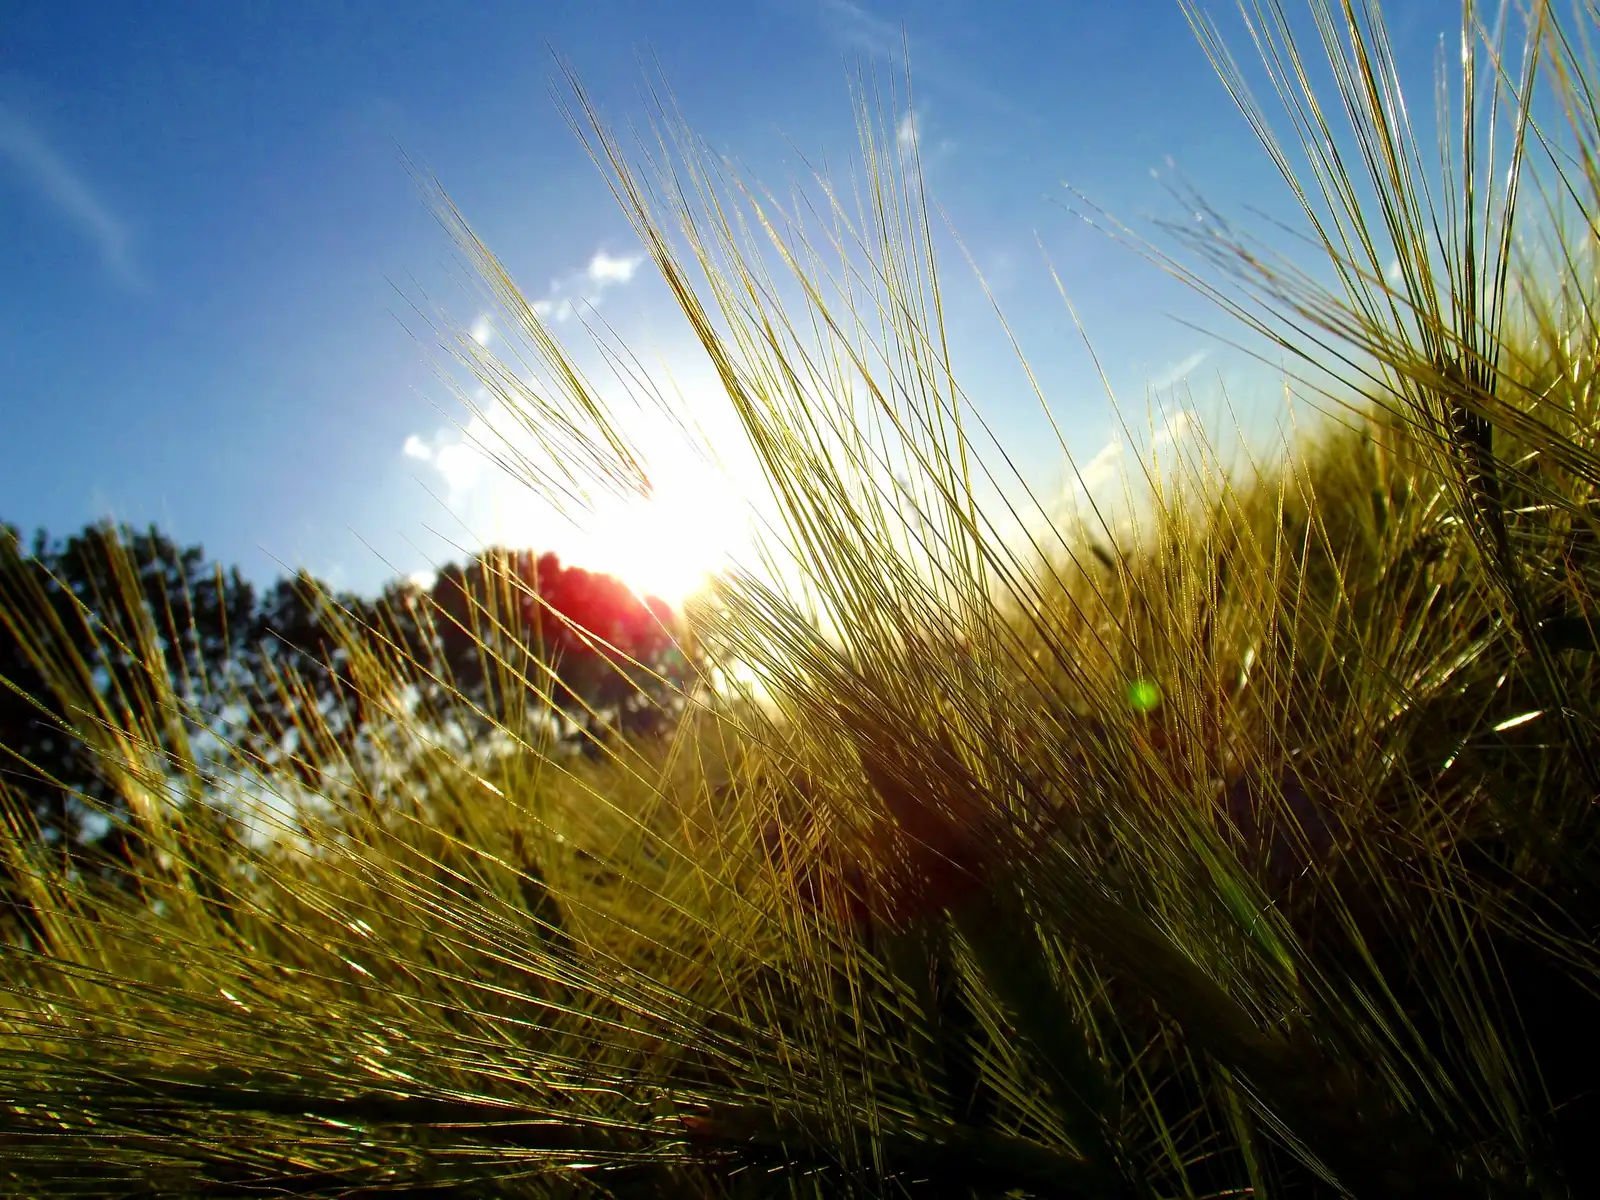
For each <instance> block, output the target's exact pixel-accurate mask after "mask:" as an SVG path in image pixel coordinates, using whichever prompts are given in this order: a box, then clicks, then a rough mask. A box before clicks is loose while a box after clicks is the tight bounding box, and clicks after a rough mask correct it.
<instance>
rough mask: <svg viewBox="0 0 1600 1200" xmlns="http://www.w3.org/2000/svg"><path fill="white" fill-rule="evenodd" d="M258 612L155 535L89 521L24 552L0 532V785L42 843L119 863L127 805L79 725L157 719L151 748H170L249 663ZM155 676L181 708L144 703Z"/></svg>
mask: <svg viewBox="0 0 1600 1200" xmlns="http://www.w3.org/2000/svg"><path fill="white" fill-rule="evenodd" d="M254 609H255V592H254V589H253V588H252V587H251V585H250V584H249V583H248V582H247V581H246V580H245V579H244V578H243V577H242V576H241V575H240V574H239V572H238V570H237V569H234V570H231V571H224V570H223V568H222V567H221V566H220V565H218V564H216V563H213V562H210V561H209V560H207V559H206V557H205V554H204V552H203V551H202V550H201V548H200V547H198V546H191V547H186V548H180V547H179V546H177V545H176V544H174V543H173V542H172V541H171V540H170V539H168V538H167V537H165V536H164V535H163V534H161V533H160V532H159V531H157V530H156V529H155V528H153V527H152V528H150V529H149V530H147V531H145V532H144V533H137V532H135V531H134V530H132V529H130V528H128V527H125V526H124V527H120V528H118V527H114V526H111V525H108V524H101V525H91V526H88V527H87V528H85V529H84V530H83V531H82V532H81V533H78V534H75V535H73V536H72V537H69V538H68V539H66V540H65V541H64V542H52V541H50V540H49V539H48V537H47V536H46V535H45V534H44V533H43V532H42V531H41V532H39V533H37V534H36V535H35V537H34V539H33V543H32V547H31V549H30V550H29V551H27V552H24V550H23V548H22V541H21V537H20V535H19V534H18V532H17V531H16V530H15V529H14V528H11V527H9V526H5V527H0V782H3V783H4V785H5V788H6V790H7V791H8V792H9V794H10V796H11V797H12V800H13V802H14V803H16V804H19V805H20V806H21V808H22V810H23V811H24V812H25V813H26V816H27V819H29V820H31V821H33V822H34V823H36V824H37V827H38V830H39V835H40V837H41V839H42V840H43V841H44V842H45V843H46V844H48V845H50V846H53V847H57V848H59V849H60V850H61V851H62V852H63V853H66V854H68V855H69V856H72V857H74V858H76V859H77V860H79V862H80V864H82V865H84V866H90V865H93V866H97V867H99V866H105V865H106V864H107V863H108V862H110V861H114V860H115V859H117V858H119V857H121V854H120V850H121V846H122V840H123V839H124V838H125V837H126V828H125V826H124V825H123V824H122V823H120V822H119V821H118V820H117V817H118V816H119V815H120V814H121V810H122V809H123V807H124V804H123V798H122V797H121V796H120V794H119V792H118V789H117V787H116V786H115V784H114V781H112V780H111V779H109V778H108V777H107V775H106V772H105V768H104V762H103V760H102V759H101V758H100V757H98V756H97V755H95V754H94V753H93V752H92V751H91V750H90V748H89V747H88V746H87V745H85V743H84V741H83V739H82V737H81V736H80V734H81V730H82V729H83V728H84V727H85V725H86V723H87V724H88V725H91V726H92V725H95V724H100V725H102V726H104V725H106V724H109V723H112V722H115V721H117V720H119V718H121V717H123V716H125V715H127V714H131V713H134V712H138V713H141V714H143V715H145V716H146V717H150V716H151V715H152V714H154V713H156V712H158V711H159V712H160V713H161V717H162V719H160V720H147V721H146V722H145V726H144V730H143V732H144V735H145V736H146V738H147V740H148V741H149V742H150V743H151V744H150V745H149V746H148V749H150V750H151V751H153V752H155V753H156V754H157V755H160V754H170V753H173V752H176V750H177V746H176V744H175V742H176V739H177V738H178V736H179V734H180V731H182V733H183V734H184V735H187V736H188V737H191V738H192V737H193V736H194V735H196V734H198V733H200V732H201V731H202V729H205V728H207V727H208V726H209V725H210V724H211V723H212V720H213V719H214V718H215V717H216V716H217V715H218V712H219V709H220V706H221V703H222V701H221V698H222V697H223V696H224V695H225V693H226V690H227V687H228V685H229V684H230V683H232V682H237V680H238V677H239V674H240V672H241V670H245V669H247V666H246V663H245V661H244V660H245V655H244V654H243V649H244V646H245V644H246V642H247V638H248V634H249V631H250V628H251V623H252V619H253V613H254ZM152 656H153V657H154V658H155V660H156V661H153V662H152V661H150V659H151V657H152ZM152 671H156V672H164V673H165V676H166V678H167V680H168V681H170V688H171V693H172V695H173V696H174V697H176V698H177V700H178V701H179V711H177V712H171V711H166V710H167V709H170V708H171V705H166V706H161V705H160V704H159V701H158V700H157V699H156V698H155V697H153V696H151V695H150V690H151V681H150V673H151V672H152ZM108 815H109V816H110V818H111V820H110V821H107V820H106V817H107V816H108Z"/></svg>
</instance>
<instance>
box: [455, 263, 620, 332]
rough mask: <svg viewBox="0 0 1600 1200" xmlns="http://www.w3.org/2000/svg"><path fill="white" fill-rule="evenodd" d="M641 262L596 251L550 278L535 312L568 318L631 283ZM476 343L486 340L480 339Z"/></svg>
mask: <svg viewBox="0 0 1600 1200" xmlns="http://www.w3.org/2000/svg"><path fill="white" fill-rule="evenodd" d="M643 263H644V256H643V255H639V254H633V255H620V254H611V253H608V252H607V251H605V250H596V251H595V252H594V253H593V254H592V255H590V256H589V261H588V262H587V263H585V264H584V265H583V266H582V267H581V268H579V269H578V270H575V271H569V272H567V274H566V275H564V276H563V277H561V278H559V279H553V280H551V281H550V287H549V290H547V291H546V292H545V294H544V295H543V296H541V297H540V298H539V299H537V300H535V301H534V302H533V304H532V306H531V307H532V308H533V311H534V314H535V315H536V316H538V317H539V318H540V319H542V320H545V321H566V320H570V319H571V318H572V317H573V316H574V315H575V314H576V313H577V312H578V310H579V308H580V307H589V308H595V307H597V306H598V305H599V304H600V300H601V298H602V297H603V296H604V295H605V293H606V292H608V291H610V290H611V289H612V288H614V287H621V286H623V285H624V284H628V283H632V282H633V277H634V276H635V275H637V274H638V273H639V267H640V266H641V265H642V264H643ZM486 321H487V318H480V322H486ZM478 329H479V326H477V325H474V326H473V330H472V336H473V337H474V338H477V337H478ZM491 336H492V334H491ZM478 344H479V345H487V344H488V343H487V342H485V341H484V340H483V339H481V338H479V339H478Z"/></svg>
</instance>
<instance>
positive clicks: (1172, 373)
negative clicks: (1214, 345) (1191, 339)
mask: <svg viewBox="0 0 1600 1200" xmlns="http://www.w3.org/2000/svg"><path fill="white" fill-rule="evenodd" d="M1210 357H1211V351H1209V350H1196V351H1195V352H1194V353H1193V354H1191V355H1189V357H1188V358H1185V359H1182V360H1180V361H1178V362H1175V363H1173V364H1171V365H1170V366H1168V367H1167V369H1166V370H1165V371H1163V372H1161V374H1159V375H1157V376H1156V377H1155V378H1154V379H1152V380H1151V381H1150V386H1151V388H1153V389H1154V390H1155V391H1158V392H1159V391H1161V390H1162V389H1164V388H1169V387H1171V386H1172V385H1173V384H1175V383H1182V382H1183V381H1184V380H1185V379H1187V378H1188V377H1189V376H1190V375H1191V374H1192V373H1193V372H1194V370H1195V368H1197V367H1198V366H1199V365H1200V364H1201V363H1203V362H1205V361H1206V359H1208V358H1210Z"/></svg>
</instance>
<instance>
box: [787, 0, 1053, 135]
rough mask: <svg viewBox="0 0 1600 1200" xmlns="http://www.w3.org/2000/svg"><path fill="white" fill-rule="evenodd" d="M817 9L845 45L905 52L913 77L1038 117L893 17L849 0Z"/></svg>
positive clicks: (825, 1)
mask: <svg viewBox="0 0 1600 1200" xmlns="http://www.w3.org/2000/svg"><path fill="white" fill-rule="evenodd" d="M817 9H818V12H819V13H820V15H821V18H822V26H823V28H824V29H825V30H826V31H827V33H828V35H829V36H830V37H832V38H833V39H834V41H836V42H839V43H840V44H841V45H843V46H844V47H846V48H847V49H849V50H854V51H857V52H860V53H863V54H866V55H868V56H869V57H872V58H889V59H899V58H901V57H902V55H904V54H906V53H907V52H909V57H910V62H911V69H912V73H913V75H914V76H915V77H916V79H918V80H919V81H924V82H929V83H934V84H937V85H938V86H939V87H940V88H943V89H944V90H945V91H947V92H952V93H956V94H959V95H963V96H965V97H966V98H967V99H969V100H972V101H974V102H976V103H978V104H981V105H983V106H984V107H986V108H989V109H991V110H993V111H996V112H999V113H1001V114H1003V115H1004V116H1006V117H1008V118H1010V119H1012V120H1023V121H1027V122H1029V123H1030V124H1032V123H1035V122H1036V121H1037V120H1038V118H1037V117H1036V116H1035V114H1034V113H1032V112H1029V111H1028V110H1027V109H1024V108H1023V107H1021V106H1020V105H1018V104H1017V103H1016V102H1015V101H1013V100H1011V99H1010V98H1009V97H1007V96H1006V95H1004V94H1003V93H1002V92H1000V91H998V90H997V89H995V88H992V87H990V86H988V85H987V84H984V83H981V82H979V81H978V80H976V79H974V78H973V77H972V75H971V73H970V72H969V71H968V70H967V69H966V68H964V67H962V66H961V65H959V64H958V63H957V62H955V61H954V60H952V59H951V57H950V56H949V55H947V54H945V53H943V51H942V50H941V49H940V47H938V46H937V45H935V44H934V43H933V42H932V41H931V40H929V39H927V38H925V37H920V36H912V35H911V34H910V32H909V31H903V30H902V27H901V25H900V24H899V23H898V22H896V21H891V20H889V19H888V18H886V17H882V16H879V15H878V14H877V13H875V12H873V11H871V10H870V9H868V8H866V7H865V6H863V5H860V4H857V3H855V2H854V0H817Z"/></svg>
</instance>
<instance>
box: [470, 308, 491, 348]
mask: <svg viewBox="0 0 1600 1200" xmlns="http://www.w3.org/2000/svg"><path fill="white" fill-rule="evenodd" d="M493 339H494V323H493V322H492V321H491V320H490V319H489V314H488V313H479V314H478V319H477V320H476V321H474V322H473V323H472V340H473V341H475V342H477V343H478V345H480V346H487V345H488V344H489V343H490V342H491V341H492V340H493Z"/></svg>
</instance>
